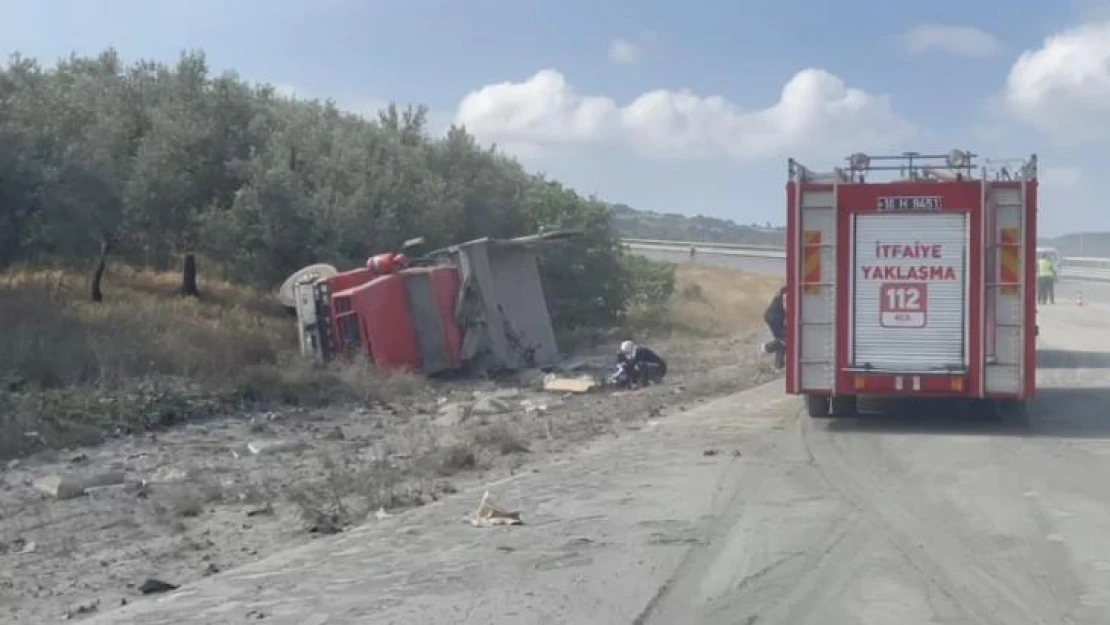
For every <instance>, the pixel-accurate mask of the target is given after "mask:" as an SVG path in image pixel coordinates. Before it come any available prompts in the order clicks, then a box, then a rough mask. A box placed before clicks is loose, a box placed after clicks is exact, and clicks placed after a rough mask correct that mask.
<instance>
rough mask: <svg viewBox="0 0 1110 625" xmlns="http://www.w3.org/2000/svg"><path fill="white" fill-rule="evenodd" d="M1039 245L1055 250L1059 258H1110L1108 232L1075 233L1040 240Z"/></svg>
mask: <svg viewBox="0 0 1110 625" xmlns="http://www.w3.org/2000/svg"><path fill="white" fill-rule="evenodd" d="M1040 245H1044V246H1050V247H1054V248H1056V250H1057V251H1059V252H1060V255H1061V256H1087V257H1096V258H1110V232H1077V233H1074V234H1065V235H1063V236H1059V237H1052V238H1044V237H1042V238H1041V239H1040Z"/></svg>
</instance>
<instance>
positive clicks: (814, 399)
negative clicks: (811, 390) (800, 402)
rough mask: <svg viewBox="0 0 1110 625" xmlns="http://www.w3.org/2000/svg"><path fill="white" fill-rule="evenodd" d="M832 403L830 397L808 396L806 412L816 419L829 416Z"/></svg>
mask: <svg viewBox="0 0 1110 625" xmlns="http://www.w3.org/2000/svg"><path fill="white" fill-rule="evenodd" d="M829 409H830V402H829V397H828V395H806V412H808V413H809V416H811V417H813V418H815V419H821V418H824V417H827V416H829Z"/></svg>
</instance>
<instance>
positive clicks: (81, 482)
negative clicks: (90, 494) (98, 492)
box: [34, 471, 124, 499]
mask: <svg viewBox="0 0 1110 625" xmlns="http://www.w3.org/2000/svg"><path fill="white" fill-rule="evenodd" d="M123 483H124V477H123V473H120V472H117V471H112V472H107V473H99V474H95V475H90V476H88V477H76V476H61V475H47V476H44V477H40V478H39V479H37V480H35V483H34V486H35V490H38V491H39V492H42V493H45V494H47V495H49V496H51V497H54V498H55V499H74V498H76V497H80V496H82V495H84V494H85V491H87V490H88V489H90V488H98V487H101V486H117V485H120V484H123Z"/></svg>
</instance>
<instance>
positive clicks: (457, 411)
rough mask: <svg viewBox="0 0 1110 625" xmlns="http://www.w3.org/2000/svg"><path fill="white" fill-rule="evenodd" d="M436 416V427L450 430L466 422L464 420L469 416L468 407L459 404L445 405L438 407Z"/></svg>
mask: <svg viewBox="0 0 1110 625" xmlns="http://www.w3.org/2000/svg"><path fill="white" fill-rule="evenodd" d="M438 414H439V416H437V417H436V425H438V426H439V427H442V428H451V427H455V426H458V425H461V424H462V422H463V421H466V418H467V417H468V416H470V407H469V406H467V405H466V404H462V403H459V402H451V403H446V404H443V405H442V406H440V407H439V411H438Z"/></svg>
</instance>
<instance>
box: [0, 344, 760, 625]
mask: <svg viewBox="0 0 1110 625" xmlns="http://www.w3.org/2000/svg"><path fill="white" fill-rule="evenodd" d="M759 338H760V337H759V335H753V334H748V335H742V336H739V337H738V338H733V339H701V340H689V339H686V340H677V339H675V340H663V341H660V342H658V343H652V347H653V348H656V349H657V350H658V351H660V352H661V353H662V354H663V355H664V356H665V357H666V358H667V359H668V361H669V365H670V369H671V373H670V375H669V377H668V379H667V380H666V382H665V383H664V384H662V385H659V386H655V387H651V388H648V389H643V390H639V391H628V392H609V391H599V392H592V393H588V394H581V395H571V394H552V393H546V392H543V391H542V390H538V387H539V386H540V385H539V384H537V383H536V382H537V378H536V377H535V376H533V377H532V379H530V380H529V379H523V380H515V381H513V382H508V383H494V382H467V383H462V382H454V383H450V382H447V383H438V384H432V385H430V387H429V388H428V390H427V391H426V392H424V393H422V394H420V395H418V396H416V397H415V398H413V399H411V400H406V401H405V403H403V404H393V405H389V406H386V407H384V408H382V409H379V410H368V409H359V410H355V411H346V410H344V411H339V410H335V409H330V410H325V411H299V412H283V413H266V414H248V415H241V416H238V417H231V418H225V419H220V420H209V421H207V422H204V423H195V424H190V425H186V426H184V427H180V428H176V429H173V430H170V431H166V432H162V433H159V434H157V435H150V434H148V435H143V436H132V437H125V438H120V439H116V440H113V441H109V442H108V443H105V444H103V445H100V446H98V447H95V448H88V449H69V450H64V451H62V452H52V453H49V454H43V455H39V456H35V457H31V458H27V459H24V460H18V461H11V462H10V463H8V464H7V466H4V467H0V556H2V557H3V558H4V560H5V561H6V562H7V566H5V567H3V571H0V596H2V597H3V601H2V602H0V605H2V606H3V607H2V608H0V610H2V612H0V622H3V623H48V622H53V621H56V620H59V619H80V618H81V617H82V616H83V615H87V614H91V613H94V612H97V611H104V610H109V609H111V608H112V607H114V606H118V605H120V604H123V603H129V602H134V601H141V600H142V598H143V586H144V583H146V585H147V586H150V584H149V580H156V581H160V582H165V583H167V584H171V585H181V584H184V583H187V582H189V581H191V580H195V579H197V578H200V577H203V576H206V575H211V574H214V573H216V572H218V571H220V570H223V569H228V568H233V567H236V566H238V565H241V564H244V563H246V562H250V561H253V560H257V559H260V558H264V557H266V556H267V555H270V554H272V553H275V552H277V551H281V550H284V549H287V548H289V547H292V546H295V545H298V544H301V543H304V542H307V541H311V540H314V539H316V538H317V537H319V536H323V535H327V534H331V533H335V532H340V531H343V529H344V528H346V527H350V526H351V525H353V524H358V523H361V522H371V523H372V522H374V520H375V518H376V516H378V515H381V514H397V513H400V512H402V511H403V510H404V509H406V508H410V507H412V506H418V505H423V504H426V503H428V502H431V501H434V500H436V499H437V498H439V497H441V496H443V495H446V494H450V493H452V492H454V491H455V490H456V489H458V488H461V487H464V486H467V485H471V484H474V483H477V482H481V481H486V480H491V479H496V478H498V477H500V476H504V475H508V474H511V473H513V472H517V471H521V470H528V468H527V467H528V465H529V464H530V463H535V462H538V461H540V460H542V459H543V458H545V457H549V456H550V455H552V454H560V453H567V452H569V451H571V450H573V448H574V445H575V444H576V443H580V442H581V441H583V440H586V439H592V438H596V437H599V436H620V435H621V433H622V432H627V431H629V430H633V429H636V428H638V427H639V426H638V424H639V423H641V422H643V421H646V420H648V419H650V418H652V417H654V416H657V415H658V414H660V413H661V412H662V411H663V410H664V409H668V410H670V409H679V410H681V409H684V408H685V407H688V406H692V405H693V404H695V403H696V402H698V401H701V400H704V399H706V398H708V397H712V396H716V395H721V394H725V393H729V392H733V391H737V390H740V389H743V388H746V387H750V386H753V385H755V384H758V383H761V382H764V381H767V380H769V379H771V378H773V377H775V376H776V375H777V374H776V372H774V371H773V370H772V369H771V368H770V367H769V364H768V363H767V362H766V361H764V360H761V359H760V358H759V357H758V355H757V351H756V344H757V341H758V340H759ZM611 351H612V348H611V347H606V348H605V349H600V350H598V351H597V352H595V353H594V354H587V355H585V356H586V358H587V359H590V358H592V359H593V360H595V361H597V362H599V364H602V363H604V364H607V361H608V359H609V358H610V357H611V353H610V352H611ZM267 442H268V443H269V444H270V445H271V447H269V448H267V447H266V443H267ZM252 443H255V450H252V449H251V448H250V445H251V444H252ZM274 443H281V445H283V446H285V447H287V448H286V449H282V448H281V447H280V446H279V447H277V448H274V447H272V445H273V444H274ZM111 472H115V473H116V474H117V475H116V476H114V478H113V479H109V480H107V481H115V482H118V481H119V474H122V477H123V483H122V484H114V485H108V486H103V487H98V488H91V489H89V490H88V492H87V493H86V494H85V495H84V496H80V497H75V498H71V499H59V498H56V497H52V496H49V495H46V494H43V493H42V492H41V491H40V490H38V489H36V487H35V482H36V480H40V479H41V478H43V477H45V476H50V475H59V476H83V477H86V478H90V477H93V476H98V475H104V474H106V473H111ZM476 503H477V502H476ZM148 589H149V588H148Z"/></svg>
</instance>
